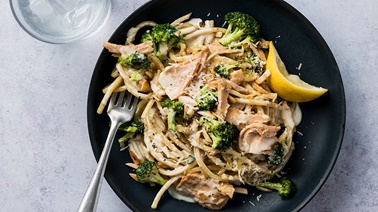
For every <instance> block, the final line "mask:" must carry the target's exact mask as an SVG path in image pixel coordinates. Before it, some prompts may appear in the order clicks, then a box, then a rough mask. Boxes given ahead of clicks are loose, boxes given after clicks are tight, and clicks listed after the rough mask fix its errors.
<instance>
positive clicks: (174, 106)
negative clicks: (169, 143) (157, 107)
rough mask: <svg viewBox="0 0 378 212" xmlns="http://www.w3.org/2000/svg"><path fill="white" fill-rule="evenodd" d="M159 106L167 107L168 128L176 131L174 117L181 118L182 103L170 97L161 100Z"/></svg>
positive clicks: (182, 113)
mask: <svg viewBox="0 0 378 212" xmlns="http://www.w3.org/2000/svg"><path fill="white" fill-rule="evenodd" d="M161 106H163V107H166V108H168V129H169V130H171V131H172V132H173V133H174V134H175V132H176V118H182V117H183V115H184V105H183V104H182V103H181V102H179V101H178V100H177V99H176V100H171V99H170V98H167V99H165V100H164V101H162V102H161Z"/></svg>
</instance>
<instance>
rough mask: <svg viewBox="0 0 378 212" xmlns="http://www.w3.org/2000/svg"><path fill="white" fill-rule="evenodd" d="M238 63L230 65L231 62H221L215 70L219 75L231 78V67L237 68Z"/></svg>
mask: <svg viewBox="0 0 378 212" xmlns="http://www.w3.org/2000/svg"><path fill="white" fill-rule="evenodd" d="M236 67H237V65H229V64H224V63H221V64H219V65H217V66H216V67H215V68H214V70H215V73H217V74H218V75H219V76H221V77H223V78H226V79H229V78H230V69H233V68H236Z"/></svg>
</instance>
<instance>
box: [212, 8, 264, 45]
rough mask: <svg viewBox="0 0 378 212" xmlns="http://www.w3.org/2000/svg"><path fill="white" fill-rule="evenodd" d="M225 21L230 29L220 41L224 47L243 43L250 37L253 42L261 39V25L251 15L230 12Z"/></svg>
mask: <svg viewBox="0 0 378 212" xmlns="http://www.w3.org/2000/svg"><path fill="white" fill-rule="evenodd" d="M224 19H225V20H226V21H227V23H228V27H227V30H226V32H225V34H224V35H223V37H222V38H221V39H219V42H220V43H221V44H222V45H223V46H228V45H229V44H231V43H232V42H240V41H243V40H244V39H245V38H246V37H248V36H249V39H250V40H251V42H256V41H257V40H259V39H260V24H259V23H258V22H257V21H256V20H255V19H254V18H253V17H252V16H251V15H248V14H245V13H241V12H229V13H227V14H226V15H225V17H224Z"/></svg>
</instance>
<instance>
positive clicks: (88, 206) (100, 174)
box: [78, 91, 138, 212]
mask: <svg viewBox="0 0 378 212" xmlns="http://www.w3.org/2000/svg"><path fill="white" fill-rule="evenodd" d="M125 94H126V92H125V91H123V92H120V93H113V95H112V97H111V99H110V102H109V106H108V111H107V112H108V115H109V117H110V120H111V126H110V130H109V134H108V137H107V139H106V142H105V146H104V149H103V150H102V153H101V156H100V159H99V161H98V165H97V168H96V171H95V173H94V175H93V177H92V180H91V182H90V184H89V186H88V188H87V191H86V192H85V195H84V197H83V200H82V201H81V204H80V206H79V209H78V211H79V212H92V211H95V210H96V207H97V202H98V197H99V194H100V190H101V184H102V180H103V178H104V173H105V168H106V164H107V162H108V158H109V154H110V150H111V147H112V144H113V140H114V137H115V134H116V132H117V130H118V128H119V126H121V124H123V123H125V122H127V121H130V120H131V119H132V118H133V116H134V113H135V110H136V105H137V103H138V99H137V98H136V97H134V96H133V95H131V94H130V93H127V95H126V97H125Z"/></svg>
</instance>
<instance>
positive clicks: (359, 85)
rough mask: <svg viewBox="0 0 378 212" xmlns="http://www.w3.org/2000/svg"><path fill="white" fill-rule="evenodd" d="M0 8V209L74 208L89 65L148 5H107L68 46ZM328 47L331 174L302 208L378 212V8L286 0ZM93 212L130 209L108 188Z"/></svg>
mask: <svg viewBox="0 0 378 212" xmlns="http://www.w3.org/2000/svg"><path fill="white" fill-rule="evenodd" d="M1 2H2V3H1V4H0V11H2V12H1V15H0V26H1V27H0V38H1V39H0V47H1V48H0V57H1V59H0V71H1V77H0V101H1V104H0V205H1V208H0V211H75V210H76V209H77V207H78V205H79V203H80V201H81V198H82V195H83V193H84V191H85V189H86V187H87V185H88V182H89V180H90V178H91V176H92V173H93V172H94V169H95V166H96V163H95V160H94V157H93V153H92V150H91V146H90V143H89V138H88V132H87V124H86V100H87V93H88V86H89V81H90V77H91V75H92V71H93V68H94V65H95V62H96V60H97V58H98V56H99V54H100V52H101V50H102V47H101V42H102V41H104V40H107V39H108V38H109V37H110V35H111V34H112V32H113V31H114V30H115V29H116V27H117V26H118V25H119V24H120V23H121V22H122V21H123V20H124V19H125V18H126V17H127V16H128V15H129V14H130V13H131V12H133V11H134V10H135V9H137V8H138V7H139V6H140V5H142V4H143V3H144V2H145V1H144V0H128V1H123V0H112V4H113V7H112V11H111V15H110V17H109V19H108V21H107V24H106V26H105V27H104V28H102V29H101V31H99V32H97V33H96V34H95V35H93V36H91V37H89V38H87V39H85V40H81V41H80V42H76V43H72V44H64V45H51V44H46V43H42V42H40V41H37V40H35V39H33V38H31V37H30V36H29V35H27V34H26V33H25V32H24V31H23V30H22V29H21V28H20V27H19V26H18V25H17V23H16V21H15V20H14V18H13V16H12V14H11V11H10V7H9V3H8V2H7V1H6V0H1ZM287 2H288V3H289V4H291V5H292V6H294V7H295V8H296V9H298V10H299V11H300V12H301V13H302V14H303V15H305V16H306V17H307V18H308V19H309V20H310V21H311V22H312V23H313V25H315V27H316V28H317V29H318V31H319V32H320V33H321V34H322V35H323V37H324V39H325V40H326V42H327V43H328V45H329V46H330V48H331V50H332V52H333V53H334V56H335V58H336V60H337V62H338V65H339V68H340V71H341V75H342V77H343V82H344V86H345V92H346V101H347V122H346V131H345V136H344V142H343V145H342V149H341V152H340V155H339V157H338V160H337V162H336V165H335V168H334V169H333V171H332V173H331V175H330V176H329V178H328V179H327V181H326V183H325V184H324V186H323V187H322V188H321V189H320V191H319V192H318V194H317V195H316V196H315V197H314V198H313V200H312V201H311V202H310V203H309V204H308V205H307V206H306V207H305V208H304V209H303V211H378V203H377V199H378V177H377V175H378V160H377V153H378V141H377V139H376V138H377V137H378V135H377V134H378V130H377V129H378V127H377V125H376V120H377V117H378V110H377V109H376V108H377V107H378V94H377V92H376V91H377V90H378V84H377V83H376V81H377V79H378V76H377V75H378V70H377V63H378V25H377V20H378V13H377V12H376V9H378V1H376V0H364V1H354V0H329V1H323V0H313V1H303V0H287ZM101 192H102V193H101V197H100V202H99V208H98V210H99V211H114V212H116V211H129V209H128V208H127V206H126V205H124V204H123V203H122V202H121V201H120V200H119V198H118V197H117V196H116V195H115V194H114V193H113V191H112V190H111V189H110V187H109V186H108V185H107V183H106V182H105V183H104V185H103V189H102V191H101Z"/></svg>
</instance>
